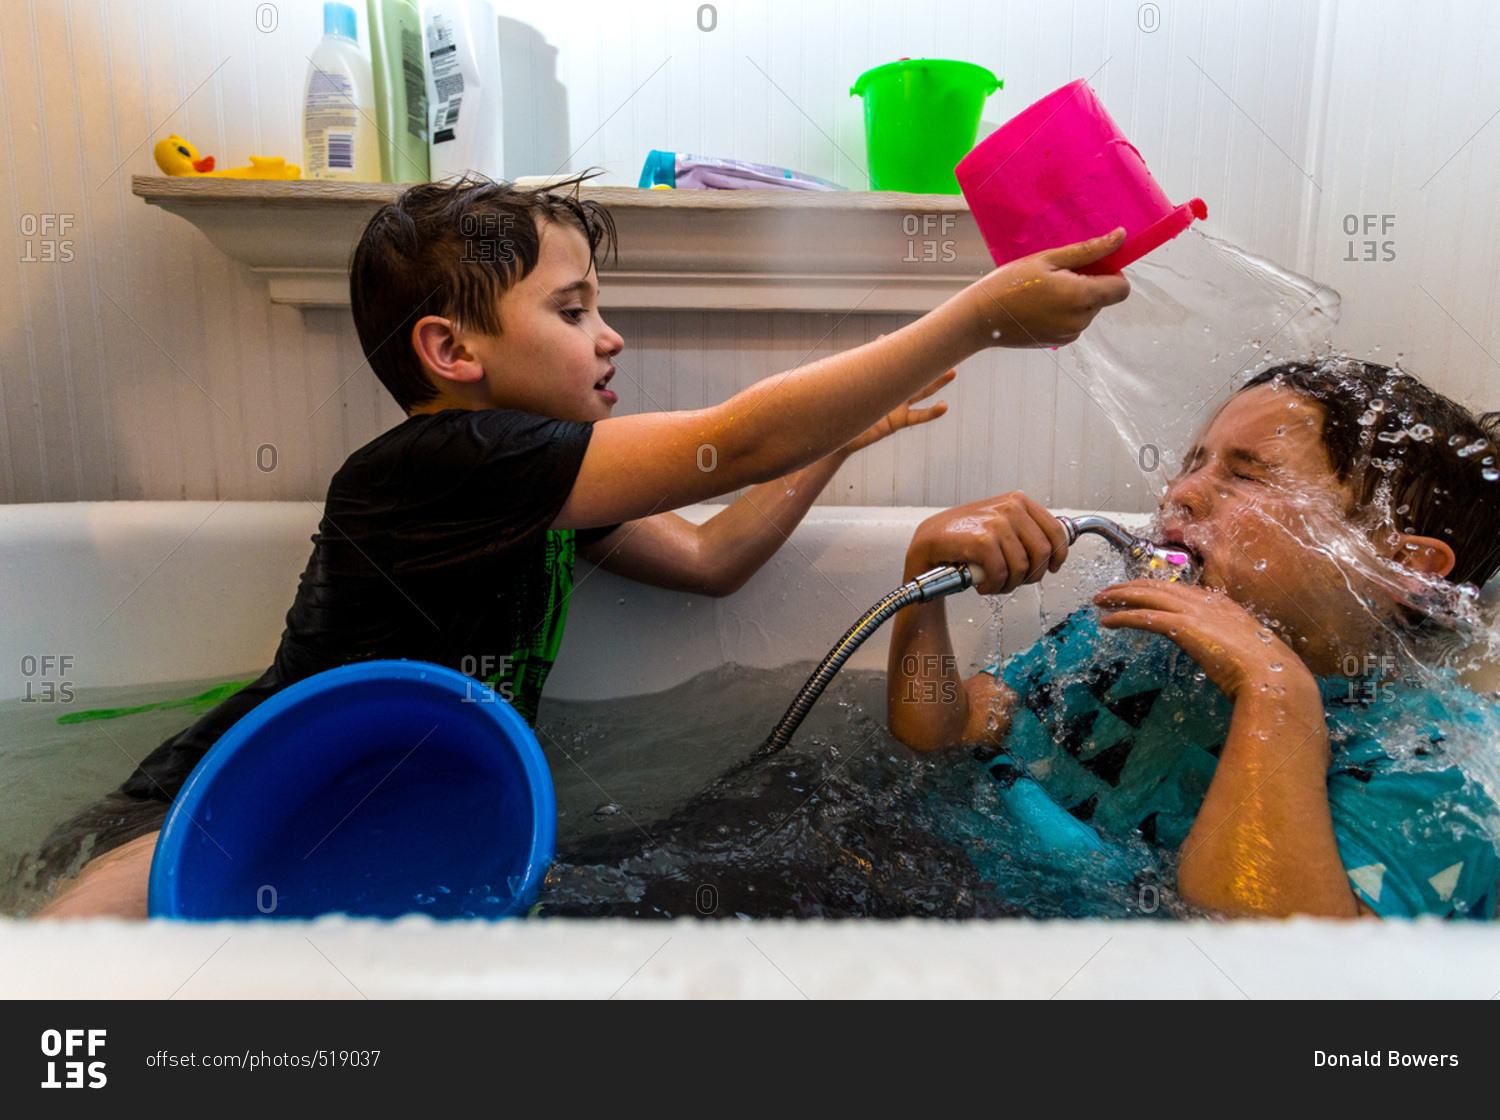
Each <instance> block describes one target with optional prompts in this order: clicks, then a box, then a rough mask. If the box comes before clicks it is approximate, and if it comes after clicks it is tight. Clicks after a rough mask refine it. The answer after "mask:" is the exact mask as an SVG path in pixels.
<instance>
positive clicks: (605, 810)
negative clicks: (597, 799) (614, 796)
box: [594, 801, 620, 817]
mask: <svg viewBox="0 0 1500 1120" xmlns="http://www.w3.org/2000/svg"><path fill="white" fill-rule="evenodd" d="M619 811H620V807H619V806H618V805H616V804H615V803H614V802H613V801H607V802H605V803H604V804H603V805H600V806H599V808H597V809H595V810H594V816H596V817H612V816H614V815H615V814H616V813H618V812H619Z"/></svg>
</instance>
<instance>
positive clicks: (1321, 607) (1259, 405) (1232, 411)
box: [1158, 384, 1381, 652]
mask: <svg viewBox="0 0 1500 1120" xmlns="http://www.w3.org/2000/svg"><path fill="white" fill-rule="evenodd" d="M1322 431H1323V410H1322V407H1321V406H1320V405H1318V404H1316V403H1314V402H1312V401H1310V400H1309V399H1307V398H1306V397H1304V396H1302V395H1301V394H1299V393H1296V392H1293V391H1292V390H1290V389H1280V390H1277V389H1276V388H1273V387H1272V386H1271V385H1269V384H1267V385H1258V386H1256V387H1255V388H1253V389H1248V390H1246V391H1244V392H1242V393H1238V394H1236V395H1235V396H1233V397H1231V398H1230V400H1229V401H1228V402H1227V403H1226V404H1225V405H1224V406H1223V407H1222V408H1220V410H1219V411H1218V413H1217V414H1216V415H1215V416H1214V418H1213V419H1212V420H1211V421H1210V422H1209V424H1208V427H1207V428H1205V429H1204V431H1203V433H1202V435H1200V436H1199V438H1198V440H1197V442H1196V443H1195V444H1194V445H1193V447H1192V448H1190V449H1189V451H1188V455H1187V458H1186V459H1185V460H1184V463H1183V469H1182V470H1181V471H1180V472H1179V473H1178V475H1177V477H1176V478H1174V479H1173V480H1172V481H1171V483H1170V484H1169V485H1168V486H1167V490H1166V493H1165V494H1164V495H1163V496H1162V498H1161V500H1160V506H1161V513H1160V519H1159V532H1158V535H1159V537H1160V538H1161V539H1162V540H1164V541H1174V542H1178V543H1181V544H1185V545H1187V546H1188V547H1189V548H1190V549H1192V550H1193V551H1195V552H1197V553H1198V554H1199V556H1200V557H1201V558H1202V560H1203V583H1204V585H1205V586H1207V587H1211V588H1215V589H1217V590H1221V591H1223V592H1225V593H1226V594H1227V595H1228V596H1229V597H1230V598H1231V599H1234V600H1235V601H1236V602H1238V603H1240V604H1242V605H1244V606H1245V607H1247V608H1249V609H1251V610H1252V611H1254V612H1255V613H1256V614H1259V615H1261V616H1262V617H1265V618H1267V619H1269V620H1272V621H1274V622H1277V623H1279V624H1280V628H1281V629H1282V631H1283V633H1284V634H1285V635H1288V636H1291V637H1295V638H1299V639H1300V638H1302V637H1305V638H1307V640H1308V642H1310V643H1312V644H1313V645H1315V646H1329V647H1335V646H1337V645H1338V644H1339V643H1340V641H1341V640H1342V639H1343V638H1344V636H1345V635H1346V634H1348V633H1350V632H1351V630H1352V629H1353V623H1354V622H1355V621H1356V619H1359V618H1362V617H1367V612H1366V611H1365V609H1364V608H1363V607H1362V606H1361V595H1362V594H1364V593H1366V592H1368V590H1369V581H1368V580H1366V579H1363V578H1360V576H1359V575H1358V573H1359V572H1360V571H1371V570H1373V569H1372V567H1371V566H1372V565H1378V564H1380V563H1381V561H1380V558H1379V557H1378V555H1377V553H1376V551H1375V549H1374V546H1373V545H1372V543H1371V542H1370V540H1369V538H1368V537H1367V536H1366V535H1365V534H1364V533H1363V532H1361V531H1360V530H1359V528H1358V527H1357V526H1355V525H1354V524H1353V523H1352V522H1350V520H1349V518H1348V515H1347V512H1346V511H1347V510H1348V509H1349V506H1350V492H1349V488H1348V487H1347V485H1345V484H1344V483H1341V482H1339V480H1338V479H1337V477H1336V476H1335V474H1334V470H1333V465H1332V461H1331V460H1330V458H1329V454H1328V449H1327V447H1326V446H1325V445H1324V443H1323V436H1322ZM1295 648H1298V650H1299V652H1301V651H1302V650H1303V649H1305V648H1307V643H1302V644H1299V645H1297V646H1296V647H1295Z"/></svg>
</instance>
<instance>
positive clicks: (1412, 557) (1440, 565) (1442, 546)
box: [1394, 533, 1458, 576]
mask: <svg viewBox="0 0 1500 1120" xmlns="http://www.w3.org/2000/svg"><path fill="white" fill-rule="evenodd" d="M1397 535H1398V536H1399V537H1400V541H1399V542H1398V543H1397V545H1396V555H1395V557H1394V559H1395V560H1396V561H1397V562H1398V563H1401V564H1405V565H1406V566H1407V567H1408V568H1410V569H1411V570H1412V571H1414V572H1422V573H1423V574H1425V575H1430V576H1446V575H1447V574H1448V573H1449V572H1451V571H1452V570H1453V565H1454V564H1456V563H1457V562H1458V557H1457V556H1455V555H1454V554H1453V549H1452V548H1451V547H1450V546H1449V545H1448V544H1447V543H1446V542H1444V541H1440V540H1438V539H1437V538H1436V537H1419V536H1416V535H1415V534H1413V533H1399V534H1397ZM1413 546H1415V547H1413Z"/></svg>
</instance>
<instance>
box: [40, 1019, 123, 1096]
mask: <svg viewBox="0 0 1500 1120" xmlns="http://www.w3.org/2000/svg"><path fill="white" fill-rule="evenodd" d="M103 1049H104V1031H103V1030H87V1031H84V1030H66V1031H53V1030H47V1031H43V1032H42V1057H44V1058H46V1059H47V1078H46V1080H45V1081H43V1082H42V1088H43V1089H102V1088H104V1086H105V1084H106V1082H107V1081H108V1080H109V1079H108V1078H107V1077H106V1076H105V1074H104V1061H103V1060H102V1059H100V1060H98V1061H92V1062H90V1061H85V1059H86V1058H98V1057H99V1052H100V1051H101V1050H103ZM59 1058H62V1059H65V1060H63V1061H58V1059H59ZM59 1075H60V1076H59Z"/></svg>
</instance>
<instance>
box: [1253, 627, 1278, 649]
mask: <svg viewBox="0 0 1500 1120" xmlns="http://www.w3.org/2000/svg"><path fill="white" fill-rule="evenodd" d="M1255 636H1256V637H1257V638H1259V639H1260V640H1261V641H1263V642H1265V643H1266V644H1267V645H1270V644H1271V642H1272V640H1274V639H1275V637H1276V635H1275V634H1273V633H1271V632H1270V631H1269V630H1257V631H1256V632H1255Z"/></svg>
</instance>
